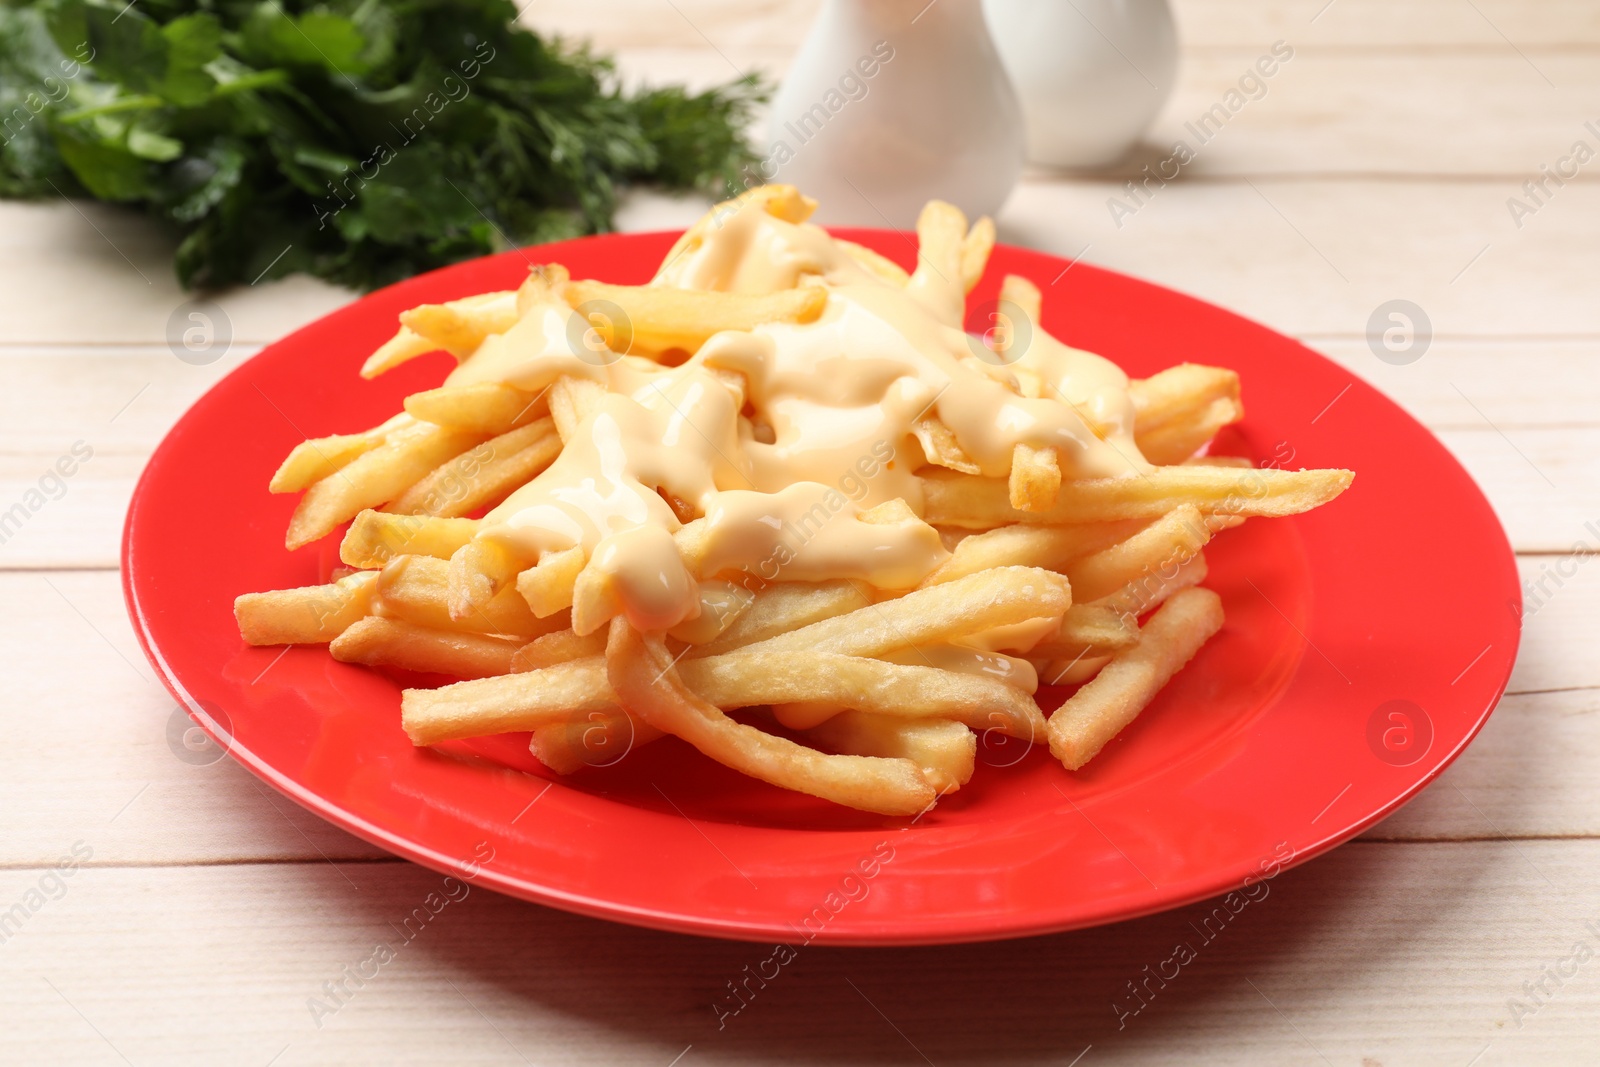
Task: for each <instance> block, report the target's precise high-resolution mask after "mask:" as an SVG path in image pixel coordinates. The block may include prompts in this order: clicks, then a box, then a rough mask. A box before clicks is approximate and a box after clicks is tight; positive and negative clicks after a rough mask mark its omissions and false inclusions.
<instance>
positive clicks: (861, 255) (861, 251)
mask: <svg viewBox="0 0 1600 1067" xmlns="http://www.w3.org/2000/svg"><path fill="white" fill-rule="evenodd" d="M833 243H834V244H836V245H838V246H839V248H841V249H842V250H843V251H844V253H845V254H846V255H848V256H849V257H850V258H851V259H853V260H855V261H856V262H857V263H858V264H860V265H861V266H862V267H864V268H866V270H867V273H869V274H871V275H873V276H874V277H876V278H877V279H878V280H879V281H881V282H886V283H888V284H889V285H892V286H894V287H895V288H897V289H904V288H905V287H906V283H907V282H909V281H910V280H911V275H909V274H907V273H906V271H905V268H904V267H902V266H900V264H898V263H896V262H895V261H894V260H892V259H889V258H887V257H885V256H882V255H879V254H878V253H877V252H874V251H873V250H872V249H870V248H867V247H866V246H865V245H858V244H856V243H855V242H854V241H846V240H844V239H843V238H840V237H835V238H834V239H833Z"/></svg>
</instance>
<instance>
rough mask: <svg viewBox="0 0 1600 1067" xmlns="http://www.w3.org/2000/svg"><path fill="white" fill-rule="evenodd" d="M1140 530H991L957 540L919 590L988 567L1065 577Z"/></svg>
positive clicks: (1126, 526) (1134, 523)
mask: <svg viewBox="0 0 1600 1067" xmlns="http://www.w3.org/2000/svg"><path fill="white" fill-rule="evenodd" d="M1146 525H1148V524H1147V523H1146V521H1145V520H1143V519H1124V520H1122V521H1120V522H1095V523H1086V524H1083V525H1079V526H1023V525H1014V526H997V527H995V528H994V529H993V530H985V531H984V532H982V533H975V534H971V535H970V536H967V537H963V538H962V539H961V540H960V541H959V542H957V543H956V546H955V547H954V548H952V549H951V550H950V558H949V559H947V560H945V561H944V562H943V563H942V564H940V565H939V568H938V569H937V570H935V571H934V572H933V573H932V574H930V575H928V576H927V577H926V578H924V579H923V580H922V584H923V585H924V586H929V585H943V584H944V583H945V582H949V581H954V580H955V579H957V578H964V577H966V576H967V575H969V574H976V573H977V572H978V571H986V570H989V569H991V568H993V567H1043V568H1045V569H1046V570H1051V571H1065V570H1066V567H1067V564H1069V563H1071V562H1072V561H1073V560H1075V559H1079V558H1081V557H1083V556H1087V555H1089V554H1090V553H1092V552H1099V551H1100V550H1101V549H1106V548H1110V547H1111V546H1112V545H1115V544H1118V543H1120V542H1122V541H1126V540H1127V539H1128V538H1130V537H1132V536H1133V535H1134V534H1136V533H1138V532H1139V531H1140V530H1141V529H1143V528H1144V527H1145V526H1146Z"/></svg>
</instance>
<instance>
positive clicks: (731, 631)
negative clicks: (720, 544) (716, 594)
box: [689, 581, 871, 656]
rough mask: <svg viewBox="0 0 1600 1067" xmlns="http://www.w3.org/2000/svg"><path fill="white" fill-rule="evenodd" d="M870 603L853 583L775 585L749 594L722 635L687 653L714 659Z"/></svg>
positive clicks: (786, 583)
mask: <svg viewBox="0 0 1600 1067" xmlns="http://www.w3.org/2000/svg"><path fill="white" fill-rule="evenodd" d="M870 603H871V601H870V600H869V599H868V598H867V596H866V594H865V593H864V592H863V591H862V589H861V587H860V586H859V585H857V584H856V583H855V582H849V581H834V582H817V583H810V582H776V583H774V584H772V585H769V586H767V587H766V588H764V589H761V590H759V591H757V592H754V593H751V594H750V606H749V607H747V608H746V609H745V610H744V611H743V612H742V613H741V614H740V615H739V617H738V618H737V619H735V620H734V621H733V622H732V623H731V624H729V626H728V628H727V629H726V630H724V631H723V632H722V635H721V636H720V637H718V638H717V639H716V640H714V641H708V642H706V643H705V644H704V645H702V646H700V647H699V648H696V649H693V650H691V651H690V653H689V655H690V656H715V655H721V654H722V653H724V652H732V651H733V650H734V649H737V648H742V647H744V646H747V645H752V644H755V643H756V642H758V641H764V640H766V639H767V638H769V637H776V636H777V635H778V634H782V633H788V632H789V631H790V630H798V629H801V628H802V627H806V626H810V625H811V624H812V623H814V622H821V621H822V620H823V619H832V618H835V617H837V616H840V615H844V614H846V613H848V612H851V611H855V610H857V609H859V608H864V607H866V606H867V605H868V604H870Z"/></svg>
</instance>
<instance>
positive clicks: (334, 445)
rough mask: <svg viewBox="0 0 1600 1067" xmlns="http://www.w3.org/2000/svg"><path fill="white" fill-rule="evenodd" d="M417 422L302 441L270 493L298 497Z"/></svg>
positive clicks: (401, 418) (405, 419) (395, 421)
mask: <svg viewBox="0 0 1600 1067" xmlns="http://www.w3.org/2000/svg"><path fill="white" fill-rule="evenodd" d="M415 422H416V420H415V419H413V418H411V416H409V415H405V414H400V415H396V416H395V417H394V418H392V419H390V420H389V421H388V422H386V423H384V424H383V425H381V426H374V427H373V428H372V429H370V430H366V431H363V432H362V433H347V434H334V435H333V436H332V437H314V438H311V439H310V440H307V441H301V442H300V443H299V444H297V445H295V446H294V448H293V450H291V451H290V453H289V455H288V456H287V457H286V458H285V459H284V461H283V463H282V465H281V466H279V467H278V470H277V473H275V474H273V476H272V481H271V483H270V484H269V485H268V486H267V491H268V492H272V493H298V492H299V491H300V490H302V489H304V488H305V487H306V486H308V485H311V484H312V483H314V482H319V481H321V480H322V479H324V478H326V477H328V476H329V475H330V474H333V473H334V472H335V471H337V470H339V469H340V468H341V467H344V466H347V465H349V463H350V462H351V461H352V460H354V459H355V458H356V457H357V456H360V455H363V454H365V453H367V452H371V451H372V450H373V449H374V448H377V447H378V446H379V445H381V444H383V442H384V439H385V438H387V437H388V435H389V433H390V432H391V431H393V430H398V429H400V428H401V427H404V426H410V425H412V424H413V423H415Z"/></svg>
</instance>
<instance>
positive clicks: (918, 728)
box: [806, 711, 1044, 796]
mask: <svg viewBox="0 0 1600 1067" xmlns="http://www.w3.org/2000/svg"><path fill="white" fill-rule="evenodd" d="M806 736H808V737H810V738H812V739H813V740H815V741H816V742H817V743H818V744H819V745H821V746H822V747H823V748H826V749H831V750H832V751H834V752H840V753H843V754H845V755H848V756H881V757H886V758H890V759H908V760H910V761H911V762H912V763H915V764H916V765H917V767H918V768H920V769H921V771H922V774H923V777H925V778H927V779H928V783H929V784H930V785H932V786H933V788H934V789H935V790H936V791H937V792H938V793H939V794H940V795H941V796H943V795H944V794H946V793H954V792H955V791H956V790H957V789H960V788H961V787H962V786H964V785H966V784H967V782H968V781H970V780H971V778H972V771H973V767H974V766H975V765H976V762H977V755H978V738H977V735H976V734H975V733H973V732H972V730H971V729H969V728H968V727H966V726H963V725H962V724H961V723H958V722H950V721H948V720H945V719H910V720H907V719H894V718H890V717H889V716H887V715H873V714H871V713H869V712H864V711H841V712H839V714H837V715H833V716H830V717H829V718H828V719H827V720H825V721H824V722H822V723H820V724H818V725H817V726H813V727H812V728H811V729H809V730H807V731H806ZM1043 736H1044V735H1043V734H1041V735H1040V737H1041V738H1042V737H1043Z"/></svg>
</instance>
